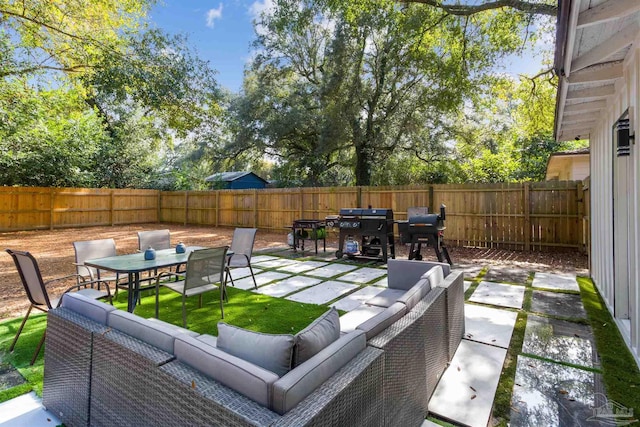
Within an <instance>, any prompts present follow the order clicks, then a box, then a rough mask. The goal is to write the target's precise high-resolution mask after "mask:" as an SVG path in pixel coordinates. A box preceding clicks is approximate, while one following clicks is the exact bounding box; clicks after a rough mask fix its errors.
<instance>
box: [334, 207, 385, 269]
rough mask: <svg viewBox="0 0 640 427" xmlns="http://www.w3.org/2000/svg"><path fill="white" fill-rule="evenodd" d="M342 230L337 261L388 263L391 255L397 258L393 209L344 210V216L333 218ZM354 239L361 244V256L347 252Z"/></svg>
mask: <svg viewBox="0 0 640 427" xmlns="http://www.w3.org/2000/svg"><path fill="white" fill-rule="evenodd" d="M332 222H333V223H334V224H335V225H337V226H338V228H339V229H340V242H339V244H338V248H339V249H338V250H337V251H336V258H342V257H343V256H344V255H347V256H348V257H350V258H355V257H369V258H381V259H382V260H383V261H384V262H387V258H388V256H389V253H390V254H391V258H395V244H394V239H393V224H394V222H393V210H391V209H371V208H369V209H362V208H354V209H340V215H339V216H338V217H337V218H332ZM349 238H352V239H355V241H357V242H358V249H359V250H358V251H357V252H347V251H345V246H344V245H345V241H347V239H349Z"/></svg>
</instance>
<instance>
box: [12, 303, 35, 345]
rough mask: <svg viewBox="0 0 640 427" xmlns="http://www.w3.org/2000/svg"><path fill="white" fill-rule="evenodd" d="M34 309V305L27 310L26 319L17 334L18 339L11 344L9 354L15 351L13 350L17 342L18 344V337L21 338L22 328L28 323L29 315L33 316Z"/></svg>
mask: <svg viewBox="0 0 640 427" xmlns="http://www.w3.org/2000/svg"><path fill="white" fill-rule="evenodd" d="M32 308H33V305H30V306H29V310H27V314H26V315H25V316H24V319H22V324H20V327H19V328H18V332H17V333H16V337H15V338H14V339H13V342H12V343H11V346H10V347H9V352H12V351H13V348H14V347H15V346H16V342H18V337H19V336H20V333H21V332H22V328H24V324H25V323H27V319H28V318H29V314H31V309H32Z"/></svg>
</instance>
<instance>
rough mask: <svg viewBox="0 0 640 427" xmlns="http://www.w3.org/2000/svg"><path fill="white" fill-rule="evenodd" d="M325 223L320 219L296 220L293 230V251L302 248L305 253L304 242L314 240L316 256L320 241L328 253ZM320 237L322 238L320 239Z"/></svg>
mask: <svg viewBox="0 0 640 427" xmlns="http://www.w3.org/2000/svg"><path fill="white" fill-rule="evenodd" d="M325 226H326V224H325V222H324V221H323V220H320V219H296V220H294V221H293V225H292V226H291V230H292V233H293V250H294V252H295V251H297V250H298V248H300V250H301V251H302V252H304V241H305V240H313V241H314V243H315V249H316V254H317V253H318V240H322V249H323V250H324V251H325V252H326V251H327V240H326V237H327V230H326V229H325ZM318 235H320V236H322V237H318Z"/></svg>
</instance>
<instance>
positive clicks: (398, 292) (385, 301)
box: [365, 282, 415, 308]
mask: <svg viewBox="0 0 640 427" xmlns="http://www.w3.org/2000/svg"><path fill="white" fill-rule="evenodd" d="M414 284H415V282H414ZM405 292H406V290H404V289H385V290H384V291H382V292H380V293H379V294H378V295H376V296H374V297H373V298H369V299H368V300H367V301H366V302H365V304H367V305H375V306H377V307H384V308H387V307H391V306H392V305H393V304H394V303H395V302H396V301H398V298H401V297H402V296H403V295H404V294H405Z"/></svg>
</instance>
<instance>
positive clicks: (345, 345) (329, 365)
mask: <svg viewBox="0 0 640 427" xmlns="http://www.w3.org/2000/svg"><path fill="white" fill-rule="evenodd" d="M365 346H366V338H365V334H364V332H362V331H353V332H350V333H348V334H346V335H343V336H341V337H340V338H339V339H338V340H336V341H334V342H333V343H331V344H330V345H329V346H328V347H326V348H325V349H323V350H321V351H320V352H319V353H318V354H316V355H315V356H313V357H312V358H311V359H309V360H307V361H306V362H304V363H303V364H301V365H300V366H297V367H296V368H295V369H293V370H292V371H291V372H289V373H288V374H286V375H285V376H283V377H282V378H280V379H279V380H277V381H276V382H275V383H274V384H273V405H272V408H271V409H273V410H274V411H275V412H277V413H278V414H284V413H285V412H287V411H289V410H291V408H293V407H294V406H296V405H297V404H298V403H300V402H301V401H302V400H303V399H304V398H305V397H307V396H308V395H309V394H311V393H312V392H313V391H314V390H315V389H316V388H318V387H319V386H320V384H322V383H323V382H325V381H326V380H328V379H329V378H330V377H331V376H332V375H333V374H335V373H336V372H338V370H340V368H342V367H343V366H345V365H346V364H347V363H348V362H349V361H350V360H351V359H353V358H354V357H355V356H356V355H357V354H358V353H360V352H361V351H362V350H364V348H365Z"/></svg>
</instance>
